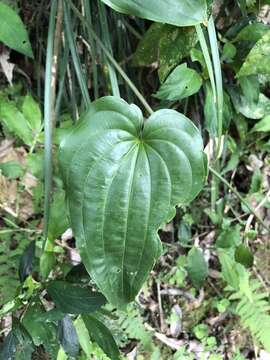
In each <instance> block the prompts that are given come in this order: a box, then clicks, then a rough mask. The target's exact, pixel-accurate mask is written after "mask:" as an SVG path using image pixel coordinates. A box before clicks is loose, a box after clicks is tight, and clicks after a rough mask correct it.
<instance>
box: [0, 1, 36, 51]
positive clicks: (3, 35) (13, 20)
mask: <svg viewBox="0 0 270 360" xmlns="http://www.w3.org/2000/svg"><path fill="white" fill-rule="evenodd" d="M0 19H1V21H0V42H1V41H2V42H3V43H4V44H5V45H7V46H8V47H10V48H11V49H14V50H17V51H18V52H20V53H22V54H24V55H26V56H29V57H31V58H32V57H33V52H32V48H31V45H30V42H29V38H28V34H27V31H26V29H25V26H24V24H23V22H22V20H21V18H20V17H19V16H18V15H17V14H16V12H15V11H14V10H13V9H12V8H11V7H9V6H8V5H6V4H4V3H3V2H1V1H0Z"/></svg>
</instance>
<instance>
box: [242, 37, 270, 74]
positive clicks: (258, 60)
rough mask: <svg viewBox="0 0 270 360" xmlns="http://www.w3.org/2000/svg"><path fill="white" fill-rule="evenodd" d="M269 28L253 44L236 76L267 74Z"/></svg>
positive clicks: (269, 41) (268, 65)
mask: <svg viewBox="0 0 270 360" xmlns="http://www.w3.org/2000/svg"><path fill="white" fill-rule="evenodd" d="M269 68H270V30H269V31H267V32H266V33H265V34H264V36H263V37H262V38H261V39H260V40H259V41H258V42H257V43H256V44H255V46H254V47H253V48H252V49H251V51H250V53H249V54H248V56H247V58H246V60H245V62H244V64H243V65H242V67H241V69H240V71H239V72H238V74H237V77H238V78H239V77H241V76H248V75H258V74H261V75H269V72H270V71H269Z"/></svg>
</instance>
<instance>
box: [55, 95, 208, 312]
mask: <svg viewBox="0 0 270 360" xmlns="http://www.w3.org/2000/svg"><path fill="white" fill-rule="evenodd" d="M59 159H60V167H61V171H62V176H63V180H64V183H65V188H66V192H67V198H68V206H69V212H70V218H71V226H72V228H73V231H74V234H75V237H76V243H77V247H78V248H79V249H80V252H81V255H82V259H83V261H84V264H85V266H86V268H87V270H88V272H89V273H90V275H91V277H92V278H93V280H94V281H95V282H96V283H97V285H98V286H99V288H100V289H101V291H102V292H103V293H104V294H105V296H106V297H107V299H108V300H109V301H110V302H111V303H113V304H114V305H116V306H118V307H121V306H124V305H126V304H127V303H128V302H130V301H132V300H133V299H134V297H135V296H136V294H137V293H138V291H139V290H140V288H141V286H142V284H143V283H144V281H145V280H146V278H147V275H148V273H149V272H150V270H151V269H152V267H153V264H154V262H155V260H156V258H157V257H158V256H159V255H160V253H161V242H160V239H159V236H158V233H157V232H158V229H159V228H160V227H161V226H162V225H163V224H164V223H166V222H168V221H170V220H171V219H172V218H173V216H174V214H175V206H179V205H183V204H187V203H189V202H190V201H191V200H192V199H194V198H195V196H196V195H197V194H198V193H199V192H200V190H201V189H202V187H203V183H204V181H205V174H206V171H205V162H204V159H205V157H204V153H203V144H202V139H201V136H200V133H199V131H198V129H197V128H196V127H195V125H194V124H193V123H192V122H191V121H190V120H189V119H187V118H186V117H185V116H184V115H182V114H179V113H178V112H176V111H174V110H167V109H166V110H159V111H157V112H156V113H154V114H153V115H152V116H151V117H150V118H149V119H148V120H147V122H146V123H145V125H144V124H143V117H142V113H141V111H140V110H139V108H137V106H135V105H128V104H127V103H126V102H125V101H123V100H122V99H119V98H116V97H104V98H101V99H99V100H97V101H95V102H93V103H92V104H91V105H90V108H89V110H88V112H87V113H86V114H85V116H84V117H83V119H81V120H80V121H79V122H78V124H77V125H76V126H75V127H74V128H73V131H72V132H71V133H70V135H68V136H67V137H66V138H65V139H64V140H63V142H62V143H61V146H60V154H59Z"/></svg>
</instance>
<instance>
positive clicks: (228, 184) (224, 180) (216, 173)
mask: <svg viewBox="0 0 270 360" xmlns="http://www.w3.org/2000/svg"><path fill="white" fill-rule="evenodd" d="M209 171H210V172H211V173H212V174H213V175H214V176H215V177H217V178H218V179H219V180H220V181H221V182H222V183H223V184H225V185H226V186H227V187H228V188H229V189H230V190H231V191H232V192H233V193H234V194H235V195H236V197H238V199H239V200H240V201H241V202H242V203H243V204H244V205H245V206H246V207H247V208H248V210H249V211H250V212H251V213H252V214H253V215H254V216H255V217H256V219H257V220H258V221H259V223H260V224H261V225H262V226H263V227H264V228H265V229H267V231H269V228H268V226H267V225H266V224H265V222H264V221H263V220H262V219H261V218H260V217H259V216H258V215H257V213H256V211H255V209H254V208H253V207H252V206H251V205H250V204H249V203H248V202H247V201H246V200H245V199H244V198H243V197H242V196H241V195H240V194H239V192H238V191H237V190H236V189H235V188H234V187H233V186H232V185H231V184H230V183H229V182H228V181H227V180H226V179H225V178H224V177H223V176H222V175H220V174H219V173H218V172H217V171H216V170H215V169H213V168H212V167H211V166H209Z"/></svg>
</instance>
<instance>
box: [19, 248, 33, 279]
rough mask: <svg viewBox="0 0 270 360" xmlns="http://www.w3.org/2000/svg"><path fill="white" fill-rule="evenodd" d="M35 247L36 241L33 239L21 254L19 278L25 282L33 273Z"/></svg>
mask: <svg viewBox="0 0 270 360" xmlns="http://www.w3.org/2000/svg"><path fill="white" fill-rule="evenodd" d="M35 248H36V247H35V241H32V242H31V243H30V244H29V245H28V246H27V248H26V249H25V251H24V252H23V254H22V256H21V259H20V265H19V278H20V281H21V282H24V280H25V279H26V278H27V276H28V275H30V274H31V273H32V270H33V261H34V257H35Z"/></svg>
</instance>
